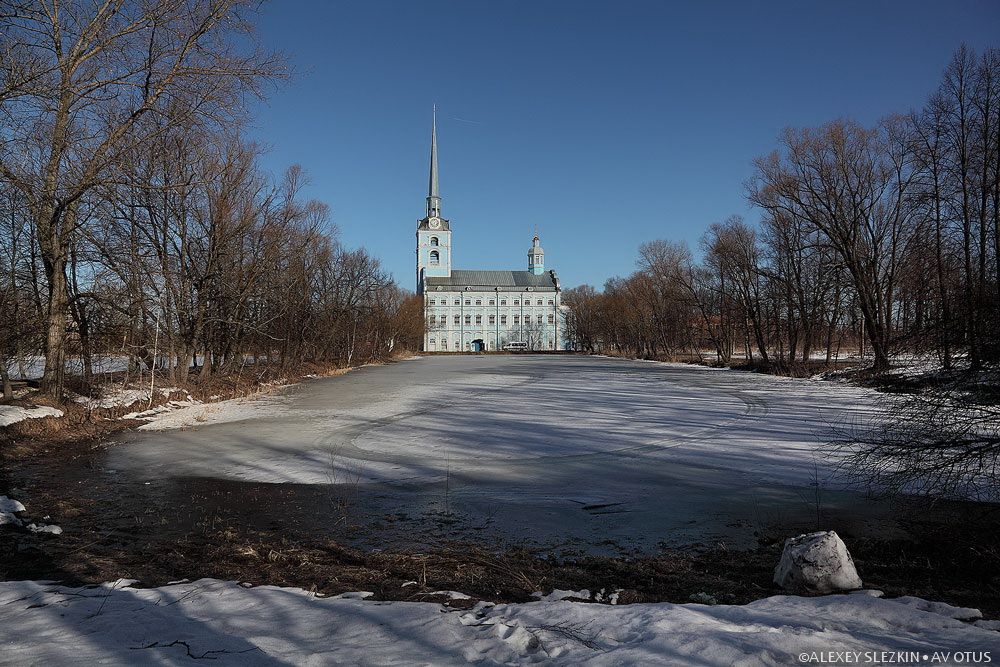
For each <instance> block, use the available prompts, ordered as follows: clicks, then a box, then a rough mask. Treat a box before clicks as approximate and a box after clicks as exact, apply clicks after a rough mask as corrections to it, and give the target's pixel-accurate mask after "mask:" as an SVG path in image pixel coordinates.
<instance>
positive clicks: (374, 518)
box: [102, 355, 888, 552]
mask: <svg viewBox="0 0 1000 667" xmlns="http://www.w3.org/2000/svg"><path fill="white" fill-rule="evenodd" d="M870 396H871V394H870V393H869V392H867V391H865V390H860V389H855V388H851V387H847V386H844V385H837V384H833V383H829V382H821V381H814V380H796V379H788V378H776V377H769V376H763V375H757V374H749V373H740V372H734V371H725V370H713V369H707V368H701V367H695V366H686V365H676V364H657V363H645V362H630V361H622V360H615V359H607V358H600V357H583V356H554V355H552V356H543V355H510V356H456V357H445V356H437V357H427V358H421V359H413V360H409V361H404V362H400V363H396V364H390V365H387V366H380V367H369V368H362V369H359V370H356V371H353V372H351V373H348V374H346V375H344V376H341V377H334V378H326V379H316V380H311V381H308V382H306V383H303V384H301V385H298V386H296V387H293V388H290V389H289V390H287V391H286V392H284V393H283V394H281V395H275V396H269V397H264V398H261V399H257V400H254V401H250V402H243V403H232V402H230V403H227V404H221V405H217V406H199V407H196V408H189V409H187V412H186V413H185V414H183V415H170V416H167V417H166V418H164V419H163V420H161V421H160V422H156V423H154V424H151V425H150V427H149V428H152V429H157V428H166V427H169V426H176V425H178V424H182V423H185V424H187V426H185V427H184V428H180V429H177V428H174V429H168V430H158V431H156V430H154V431H146V432H141V433H134V434H130V435H129V436H127V440H126V442H125V443H123V444H122V445H121V446H118V447H115V448H112V449H111V450H110V451H109V453H108V458H107V460H105V461H103V462H102V465H103V466H104V468H105V469H107V470H111V471H113V472H112V473H110V474H114V475H118V476H122V477H124V478H125V479H127V480H129V481H131V482H136V483H144V482H146V481H149V482H152V483H151V484H150V485H149V486H148V487H147V488H150V492H151V493H154V492H155V493H160V494H166V495H167V496H168V499H169V500H170V502H175V503H178V504H184V503H188V502H189V500H188V499H187V498H188V496H190V495H191V494H195V495H197V496H198V497H199V498H208V499H210V500H208V501H206V505H207V506H210V507H207V508H206V509H205V510H204V511H217V512H219V513H221V514H223V515H225V516H226V517H227V518H228V519H229V520H241V519H240V517H245V520H246V521H247V522H251V523H266V524H267V525H269V526H272V527H273V526H275V525H279V524H281V523H282V522H285V523H287V525H289V526H294V527H295V529H297V530H305V531H309V532H312V533H317V532H318V533H325V534H329V535H330V536H332V537H336V538H340V539H343V538H344V537H345V536H346V537H348V538H349V539H350V540H352V541H353V542H355V543H358V544H362V545H365V546H375V545H387V544H398V543H407V544H421V543H435V542H437V541H440V540H442V539H461V540H469V539H473V540H482V541H487V542H488V543H497V544H502V543H503V544H506V543H518V542H528V543H530V544H535V545H539V546H544V547H554V548H556V549H558V550H562V551H566V550H584V551H589V552H632V551H652V550H655V549H656V548H657V547H658V545H660V544H666V545H671V546H673V545H681V544H690V543H697V542H717V541H724V542H726V543H727V544H733V545H746V544H749V543H752V542H753V541H754V539H755V531H761V530H767V529H769V528H771V527H773V526H774V525H775V524H781V525H782V526H796V527H801V528H803V529H812V528H814V527H816V526H818V525H819V526H821V527H823V528H830V527H833V528H837V529H839V530H842V531H846V532H849V533H850V532H863V531H865V530H870V529H873V528H875V527H879V526H882V525H884V524H885V522H886V521H887V516H888V515H887V512H886V510H885V508H883V507H881V506H879V505H878V504H875V503H871V502H870V501H868V500H867V499H865V498H864V497H863V496H862V495H860V494H858V493H856V492H853V491H850V490H847V489H845V488H844V485H843V480H838V479H836V478H834V477H833V465H832V462H830V461H827V460H826V459H825V458H824V457H823V455H822V454H821V453H819V452H818V451H817V448H818V447H819V446H821V445H822V443H823V442H824V440H825V438H826V437H827V435H828V429H829V426H830V425H831V424H833V423H842V422H844V421H845V420H850V419H853V418H855V417H856V416H857V414H858V413H859V412H860V411H863V410H865V409H866V406H867V404H868V403H869V401H870ZM192 410H194V411H196V412H197V414H194V416H193V418H192Z"/></svg>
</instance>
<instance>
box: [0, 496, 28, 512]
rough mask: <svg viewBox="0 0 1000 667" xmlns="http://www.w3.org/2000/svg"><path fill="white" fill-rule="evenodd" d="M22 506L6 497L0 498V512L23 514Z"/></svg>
mask: <svg viewBox="0 0 1000 667" xmlns="http://www.w3.org/2000/svg"><path fill="white" fill-rule="evenodd" d="M23 511H24V505H22V504H21V503H20V502H18V501H16V500H14V499H13V498H8V497H7V496H0V512H23Z"/></svg>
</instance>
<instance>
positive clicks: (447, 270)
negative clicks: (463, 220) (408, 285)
mask: <svg viewBox="0 0 1000 667" xmlns="http://www.w3.org/2000/svg"><path fill="white" fill-rule="evenodd" d="M450 276H451V223H450V222H449V221H447V220H445V219H444V218H442V217H441V193H440V191H439V188H438V155H437V106H435V107H434V112H433V115H432V117H431V172H430V178H429V179H428V183H427V210H426V211H425V215H424V217H423V218H422V219H421V220H418V221H417V292H420V291H422V290H423V282H424V278H448V277H450Z"/></svg>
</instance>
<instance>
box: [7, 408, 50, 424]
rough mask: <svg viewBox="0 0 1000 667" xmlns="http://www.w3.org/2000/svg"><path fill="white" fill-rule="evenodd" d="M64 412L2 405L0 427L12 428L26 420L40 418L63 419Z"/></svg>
mask: <svg viewBox="0 0 1000 667" xmlns="http://www.w3.org/2000/svg"><path fill="white" fill-rule="evenodd" d="M62 416H63V411H62V410H57V409H56V408H50V407H48V406H47V405H40V406H38V407H35V408H22V407H21V406H19V405H0V426H10V425H11V424H16V423H18V422H20V421H24V420H25V419H38V418H40V417H62Z"/></svg>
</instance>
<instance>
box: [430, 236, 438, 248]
mask: <svg viewBox="0 0 1000 667" xmlns="http://www.w3.org/2000/svg"><path fill="white" fill-rule="evenodd" d="M431 245H432V246H434V247H435V248H436V247H437V246H438V237H436V236H432V237H431Z"/></svg>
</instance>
